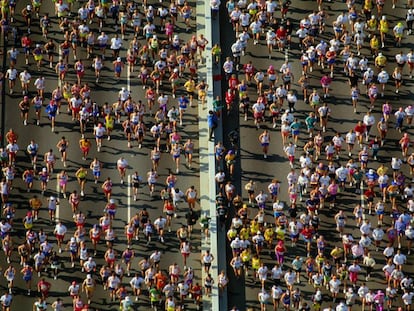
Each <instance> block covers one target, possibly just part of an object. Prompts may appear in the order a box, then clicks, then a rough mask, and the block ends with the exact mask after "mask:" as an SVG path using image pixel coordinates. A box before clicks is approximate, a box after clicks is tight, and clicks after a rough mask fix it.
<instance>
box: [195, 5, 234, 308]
mask: <svg viewBox="0 0 414 311" xmlns="http://www.w3.org/2000/svg"><path fill="white" fill-rule="evenodd" d="M200 34H203V35H204V37H205V38H206V39H207V40H208V41H209V43H208V45H207V46H206V50H205V51H204V57H203V58H204V59H205V62H203V66H200V67H199V69H198V78H199V81H200V80H201V79H204V80H205V81H206V83H207V85H209V86H210V87H209V89H208V92H207V109H203V106H202V105H199V106H198V117H199V118H198V120H199V123H198V126H199V158H200V206H201V213H202V214H206V215H207V216H208V217H210V219H211V220H210V224H209V231H210V239H209V240H208V239H207V240H206V239H204V238H202V239H201V251H202V252H204V251H205V250H207V249H209V250H210V251H211V253H212V254H213V255H214V257H215V261H214V262H213V264H212V266H211V270H210V274H211V276H212V277H213V279H214V281H215V284H214V285H213V288H212V296H211V297H204V299H203V310H226V309H227V293H226V292H224V293H223V295H220V294H219V290H218V287H217V276H218V274H219V272H220V271H221V270H226V252H225V251H224V252H223V250H225V249H226V241H225V233H223V232H221V231H220V230H218V224H217V217H216V203H215V197H216V183H215V178H214V176H215V174H216V163H215V158H214V145H215V143H214V142H213V141H209V139H208V126H207V113H208V111H209V110H210V109H212V103H213V100H214V98H215V97H216V96H217V95H221V84H220V81H214V79H213V76H214V74H215V70H214V69H213V59H212V57H211V56H212V55H211V48H212V46H213V44H214V42H219V41H220V25H219V18H216V19H212V18H211V9H210V6H209V3H208V2H207V3H206V2H204V1H198V2H197V36H199V35H200ZM217 70H218V71H220V68H218V69H217ZM211 86H212V87H211ZM222 137H223V129H222V127H221V124H219V126H218V127H217V129H216V130H215V132H214V140H215V141H216V142H217V141H220V140H222ZM205 277H206V274H205V272H204V269H202V278H203V280H204V278H205Z"/></svg>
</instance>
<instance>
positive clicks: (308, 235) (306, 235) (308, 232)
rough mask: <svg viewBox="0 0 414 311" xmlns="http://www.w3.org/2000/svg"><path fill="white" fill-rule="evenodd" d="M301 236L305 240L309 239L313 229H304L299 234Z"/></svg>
mask: <svg viewBox="0 0 414 311" xmlns="http://www.w3.org/2000/svg"><path fill="white" fill-rule="evenodd" d="M301 234H302V235H303V236H304V237H305V238H306V239H311V238H312V236H313V229H312V228H304V229H303V230H302V232H301Z"/></svg>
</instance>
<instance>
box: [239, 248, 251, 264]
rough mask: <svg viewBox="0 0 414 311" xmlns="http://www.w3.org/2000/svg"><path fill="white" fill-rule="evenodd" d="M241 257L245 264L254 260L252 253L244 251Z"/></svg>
mask: <svg viewBox="0 0 414 311" xmlns="http://www.w3.org/2000/svg"><path fill="white" fill-rule="evenodd" d="M240 257H241V259H242V261H243V262H248V261H250V259H251V258H252V254H251V253H250V251H248V250H244V251H242V253H241V256H240Z"/></svg>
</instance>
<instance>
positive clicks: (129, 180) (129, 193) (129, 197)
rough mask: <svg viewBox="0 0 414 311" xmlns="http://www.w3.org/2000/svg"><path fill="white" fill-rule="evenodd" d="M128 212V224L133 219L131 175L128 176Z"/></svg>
mask: <svg viewBox="0 0 414 311" xmlns="http://www.w3.org/2000/svg"><path fill="white" fill-rule="evenodd" d="M127 207H128V208H127V210H128V219H127V223H128V222H129V220H130V219H131V175H129V174H128V194H127Z"/></svg>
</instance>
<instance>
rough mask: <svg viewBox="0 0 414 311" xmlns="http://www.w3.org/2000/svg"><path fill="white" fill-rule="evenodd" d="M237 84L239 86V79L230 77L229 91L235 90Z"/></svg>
mask: <svg viewBox="0 0 414 311" xmlns="http://www.w3.org/2000/svg"><path fill="white" fill-rule="evenodd" d="M239 84H240V82H239V79H237V78H236V77H231V78H230V79H229V87H230V88H231V89H235V88H236V87H237V86H238V85H239Z"/></svg>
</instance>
